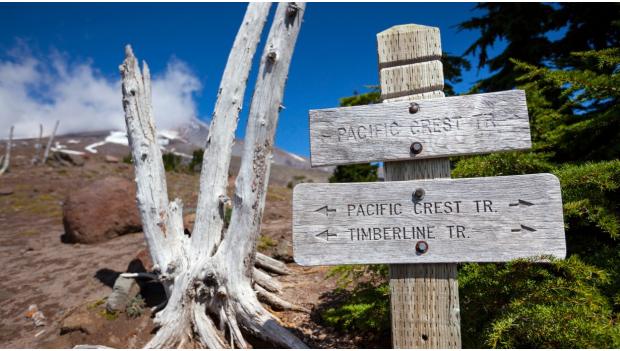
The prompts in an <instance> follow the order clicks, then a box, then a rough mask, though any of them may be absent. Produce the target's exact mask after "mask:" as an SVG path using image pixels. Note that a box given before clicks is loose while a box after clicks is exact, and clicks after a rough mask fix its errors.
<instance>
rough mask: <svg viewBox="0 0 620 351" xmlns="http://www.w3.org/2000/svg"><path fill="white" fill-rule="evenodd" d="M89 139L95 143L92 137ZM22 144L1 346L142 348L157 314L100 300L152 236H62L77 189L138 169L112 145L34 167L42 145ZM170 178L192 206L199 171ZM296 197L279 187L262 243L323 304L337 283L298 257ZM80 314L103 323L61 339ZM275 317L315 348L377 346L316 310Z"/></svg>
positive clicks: (7, 243)
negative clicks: (68, 201) (89, 241)
mask: <svg viewBox="0 0 620 351" xmlns="http://www.w3.org/2000/svg"><path fill="white" fill-rule="evenodd" d="M88 142H91V141H89V140H84V141H83V143H84V144H86V143H88ZM16 144H17V145H16V147H15V149H14V155H15V156H14V160H15V162H14V163H13V164H12V169H11V171H10V172H9V173H7V174H5V175H4V176H2V177H0V189H3V190H10V191H12V193H11V194H8V195H0V267H2V269H1V270H0V320H2V323H0V347H2V348H38V347H63V348H71V347H73V346H74V345H76V344H83V343H89V344H105V345H108V346H113V347H141V346H142V345H143V344H144V342H145V341H146V340H148V338H149V337H150V333H151V332H152V320H151V318H150V314H149V313H144V314H143V315H142V316H141V317H139V318H137V319H129V318H128V317H126V316H124V315H122V316H120V317H119V318H117V319H113V320H111V319H109V318H108V319H106V318H104V316H101V315H100V313H98V312H97V311H96V308H95V307H93V306H98V304H101V301H103V300H102V299H104V298H105V297H107V296H108V295H109V294H110V292H111V285H112V284H113V282H114V279H115V278H116V274H118V273H119V272H124V271H125V270H126V268H127V266H128V264H129V263H130V261H131V260H132V259H134V258H135V256H136V253H137V252H138V251H139V250H140V249H142V248H144V247H145V244H144V238H143V236H142V234H141V233H137V234H128V235H124V236H121V237H118V238H115V239H113V240H110V241H108V242H105V243H101V244H95V245H80V244H66V243H63V242H62V241H61V236H62V235H63V233H64V230H63V225H62V201H63V200H64V199H65V197H66V196H67V194H68V193H69V192H70V191H71V190H72V189H77V188H79V187H81V186H84V185H86V184H88V183H90V182H92V181H93V180H95V179H99V178H102V177H105V176H108V175H115V176H121V177H126V178H128V179H133V170H132V169H131V166H130V165H128V164H124V163H122V162H121V163H106V162H105V160H104V157H105V151H106V150H105V149H104V150H101V151H102V152H100V154H98V155H92V156H90V157H89V158H88V159H87V160H86V162H85V164H84V165H83V166H81V167H67V166H53V167H52V166H36V167H32V166H31V165H30V164H29V163H30V162H29V161H30V158H31V150H33V147H32V145H30V144H28V143H27V142H24V141H18V142H17V143H16ZM115 147H116V146H115ZM126 151H127V150H125V149H118V148H116V149H113V150H108V153H112V152H114V155H115V156H117V157H120V158H122V156H123V153H125V152H126ZM294 172H296V173H297V174H298V173H303V171H294ZM168 184H169V192H170V195H171V197H173V196H174V197H176V196H180V197H181V198H182V199H183V200H184V203H185V208H186V209H187V210H188V212H191V211H192V209H193V208H195V201H196V196H197V189H198V176H197V175H195V174H194V175H192V174H187V173H168ZM291 200H292V190H291V189H290V188H288V187H287V186H286V185H285V184H273V185H272V186H271V187H270V189H269V192H268V195H267V206H266V209H265V216H264V221H263V222H264V223H263V228H262V236H261V239H260V240H259V243H258V247H259V249H260V250H261V251H262V252H265V253H266V254H269V255H272V256H274V257H277V258H279V259H282V260H284V261H287V262H288V265H289V267H290V268H291V270H292V271H293V274H291V275H289V276H283V277H279V278H278V279H279V280H280V281H281V282H282V283H283V286H284V292H283V297H284V298H286V299H288V300H289V301H291V302H294V303H296V304H299V305H301V306H304V307H306V308H308V309H310V310H315V309H316V306H317V305H318V304H319V303H321V301H322V296H324V294H325V293H327V292H330V291H332V290H333V289H334V288H335V282H334V281H333V280H326V279H325V274H326V272H327V268H326V267H311V268H309V267H300V266H297V265H296V264H294V263H292V246H291V209H292V204H291ZM31 304H37V306H38V307H39V309H40V310H41V311H42V312H43V313H44V315H45V316H46V318H47V325H46V326H44V327H35V326H34V324H33V321H32V320H31V319H28V318H26V316H25V313H26V311H27V309H28V306H29V305H31ZM76 311H77V312H80V313H82V314H86V315H89V314H90V315H91V317H92V318H95V319H97V321H96V322H97V323H95V327H93V328H94V329H93V328H91V329H89V330H88V332H85V331H76V332H71V333H66V334H64V335H61V334H60V326H61V323H62V321H63V319H64V318H67V316H70V315H72V314H75V313H77V312H76ZM274 314H275V315H276V316H278V317H279V318H280V319H281V320H282V322H283V323H284V324H285V325H286V326H287V327H289V328H291V329H292V330H293V331H294V332H295V333H297V334H298V335H299V336H300V337H301V338H303V339H304V340H305V341H306V342H307V343H308V344H309V345H310V346H312V347H318V348H321V347H341V348H346V347H364V346H370V345H364V342H363V340H361V339H360V338H353V337H350V336H345V335H341V334H338V333H336V332H335V331H334V330H333V329H332V328H328V327H326V326H324V325H321V323H320V320H319V319H320V318H316V313H312V314H308V313H301V312H278V311H274Z"/></svg>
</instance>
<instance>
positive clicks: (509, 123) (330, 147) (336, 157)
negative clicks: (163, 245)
mask: <svg viewBox="0 0 620 351" xmlns="http://www.w3.org/2000/svg"><path fill="white" fill-rule="evenodd" d="M309 114H310V153H311V162H312V165H313V166H325V165H341V164H352V163H361V162H372V161H397V160H411V159H423V158H430V157H446V156H457V155H470V154H481V153H489V152H495V151H507V150H525V149H529V148H530V147H531V137H530V127H529V119H528V114H527V104H526V101H525V93H524V92H523V91H522V90H510V91H503V92H497V93H487V94H477V95H464V96H455V97H449V98H440V99H430V100H419V101H415V102H413V103H412V102H391V103H382V104H374V105H365V106H354V107H341V108H330V109H322V110H310V113H309ZM414 143H417V144H416V148H415V149H414V148H412V145H413V144H414Z"/></svg>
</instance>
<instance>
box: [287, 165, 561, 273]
mask: <svg viewBox="0 0 620 351" xmlns="http://www.w3.org/2000/svg"><path fill="white" fill-rule="evenodd" d="M293 197H294V199H293V243H294V253H295V260H296V261H297V262H298V263H299V264H302V265H321V264H322V265H325V264H354V263H365V264H368V263H392V264H396V263H431V262H432V263H439V262H502V261H508V260H511V259H515V258H524V257H534V256H539V255H553V256H556V257H560V258H564V256H565V255H566V244H565V240H564V222H563V217H562V198H561V193H560V183H559V181H558V179H557V178H556V177H555V176H554V175H551V174H532V175H519V176H506V177H490V178H469V179H433V180H411V181H400V182H379V183H347V184H310V183H308V184H301V185H298V186H297V187H295V192H294V195H293Z"/></svg>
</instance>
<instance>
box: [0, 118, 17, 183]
mask: <svg viewBox="0 0 620 351" xmlns="http://www.w3.org/2000/svg"><path fill="white" fill-rule="evenodd" d="M13 128H14V127H13V126H11V129H10V130H9V140H7V142H6V151H5V153H4V156H3V157H1V158H0V164H2V166H0V175H3V174H4V173H5V172H6V171H8V170H9V166H10V164H11V147H12V145H13Z"/></svg>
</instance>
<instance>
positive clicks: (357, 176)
mask: <svg viewBox="0 0 620 351" xmlns="http://www.w3.org/2000/svg"><path fill="white" fill-rule="evenodd" d="M378 168H379V166H377V165H371V164H359V165H345V166H337V167H336V169H335V170H334V174H332V175H331V177H329V182H330V183H349V182H375V181H377V179H378V176H377V169H378Z"/></svg>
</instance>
